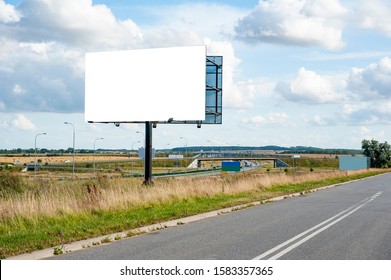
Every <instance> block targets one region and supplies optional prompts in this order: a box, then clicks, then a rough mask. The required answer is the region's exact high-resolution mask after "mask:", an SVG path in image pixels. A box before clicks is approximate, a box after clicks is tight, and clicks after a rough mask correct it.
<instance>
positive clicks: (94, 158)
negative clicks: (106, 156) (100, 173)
mask: <svg viewBox="0 0 391 280" xmlns="http://www.w3.org/2000/svg"><path fill="white" fill-rule="evenodd" d="M97 140H103V138H96V139H95V140H94V177H95V176H96V164H95V143H96V141H97Z"/></svg>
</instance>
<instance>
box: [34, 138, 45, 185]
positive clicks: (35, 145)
mask: <svg viewBox="0 0 391 280" xmlns="http://www.w3.org/2000/svg"><path fill="white" fill-rule="evenodd" d="M40 135H46V132H44V133H38V134H37V135H35V140H34V177H35V176H37V138H38V136H40Z"/></svg>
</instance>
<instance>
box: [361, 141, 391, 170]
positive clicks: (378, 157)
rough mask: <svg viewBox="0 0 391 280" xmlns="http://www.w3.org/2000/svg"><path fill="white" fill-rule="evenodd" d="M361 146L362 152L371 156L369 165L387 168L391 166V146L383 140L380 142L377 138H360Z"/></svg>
mask: <svg viewBox="0 0 391 280" xmlns="http://www.w3.org/2000/svg"><path fill="white" fill-rule="evenodd" d="M361 147H362V150H363V154H364V155H365V156H367V157H370V158H371V167H374V168H388V167H391V147H390V145H389V144H388V143H387V141H385V142H384V143H380V142H379V141H377V140H374V139H372V140H365V139H364V140H362V142H361Z"/></svg>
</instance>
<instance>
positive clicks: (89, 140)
mask: <svg viewBox="0 0 391 280" xmlns="http://www.w3.org/2000/svg"><path fill="white" fill-rule="evenodd" d="M195 45H206V46H207V53H208V55H222V56H223V57H224V66H223V73H224V77H223V124H222V125H203V126H202V128H197V127H196V126H195V125H158V126H157V128H154V129H153V146H154V147H155V148H157V149H164V148H174V147H178V146H186V145H187V146H214V145H216V146H217V145H219V146H220V145H224V146H237V145H240V146H264V145H279V146H286V147H291V146H313V147H320V148H352V149H359V148H361V141H362V140H363V139H376V140H378V141H380V142H384V141H388V142H390V140H391V130H390V129H389V126H390V124H391V2H390V1H387V0H372V1H367V0H354V1H353V0H260V1H255V0H254V1H253V0H246V1H233V0H229V1H223V0H214V1H198V0H187V1H186V0H174V1H164V0H162V1H157V0H133V1H125V0H112V1H108V0H99V1H98V0H97V1H92V0H67V1H58V0H24V1H22V0H12V1H11V0H0V149H16V148H22V149H24V148H32V147H34V145H36V146H37V147H38V148H48V149H67V148H68V147H72V143H73V142H72V139H73V138H72V137H73V128H72V126H71V125H66V124H64V122H70V123H72V124H73V125H74V127H75V135H76V142H75V148H76V149H82V148H83V149H92V148H93V145H94V143H95V144H96V148H102V149H131V148H135V149H136V148H139V147H141V146H142V145H143V141H144V135H143V133H144V125H143V124H121V125H120V127H115V126H114V125H113V124H97V123H95V124H89V123H86V122H85V120H84V57H85V53H87V52H95V51H117V50H132V49H143V48H157V47H176V46H195ZM135 104H136V101H135ZM135 104H129V108H130V109H131V108H132V106H135ZM140 132H141V133H140ZM41 133H46V135H39V137H38V136H37V135H38V134H41ZM97 138H104V139H103V140H101V141H96V139H97ZM35 141H36V142H35Z"/></svg>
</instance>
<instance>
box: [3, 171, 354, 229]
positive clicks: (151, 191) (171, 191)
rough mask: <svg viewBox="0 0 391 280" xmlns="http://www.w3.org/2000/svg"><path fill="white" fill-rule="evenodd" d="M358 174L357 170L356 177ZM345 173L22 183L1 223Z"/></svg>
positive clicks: (5, 203)
mask: <svg viewBox="0 0 391 280" xmlns="http://www.w3.org/2000/svg"><path fill="white" fill-rule="evenodd" d="M358 172H360V171H357V172H356V173H358ZM345 175H346V172H341V171H328V172H316V173H315V172H309V173H304V174H285V173H267V174H260V173H256V172H255V173H241V174H234V175H228V176H215V177H177V178H164V179H163V178H160V179H156V180H155V184H154V185H153V186H150V187H145V186H142V185H141V182H142V179H136V178H110V179H109V178H107V177H99V178H98V179H95V180H86V181H81V180H75V181H65V182H60V181H52V180H38V181H37V180H35V181H34V180H33V179H27V178H23V180H24V181H23V183H24V184H25V185H26V189H25V191H23V192H21V193H14V194H10V195H6V196H4V197H2V198H1V197H0V202H1V203H0V222H1V221H2V220H5V219H7V220H8V219H10V218H11V219H12V218H14V217H27V218H33V219H34V217H42V216H56V215H59V214H60V215H61V214H77V213H83V212H90V211H92V210H97V209H98V210H117V209H129V208H132V207H138V206H143V205H153V204H160V203H167V202H173V201H178V200H182V199H186V198H196V197H205V196H207V197H208V196H209V197H211V196H214V195H218V194H239V193H245V192H253V191H264V192H267V189H268V188H269V187H272V186H276V185H285V184H295V183H303V182H309V181H319V180H323V179H327V178H335V177H342V176H345Z"/></svg>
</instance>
